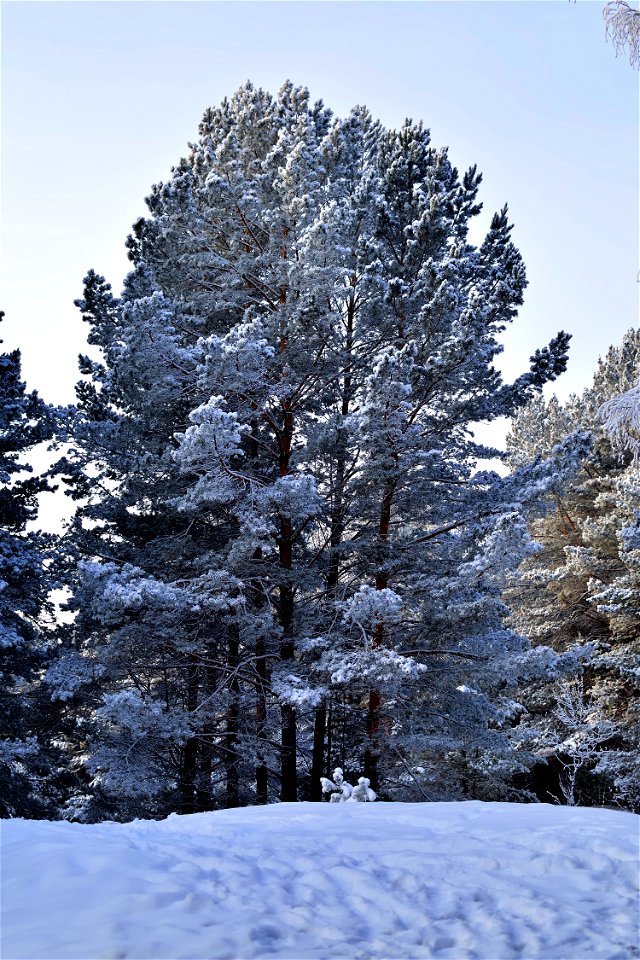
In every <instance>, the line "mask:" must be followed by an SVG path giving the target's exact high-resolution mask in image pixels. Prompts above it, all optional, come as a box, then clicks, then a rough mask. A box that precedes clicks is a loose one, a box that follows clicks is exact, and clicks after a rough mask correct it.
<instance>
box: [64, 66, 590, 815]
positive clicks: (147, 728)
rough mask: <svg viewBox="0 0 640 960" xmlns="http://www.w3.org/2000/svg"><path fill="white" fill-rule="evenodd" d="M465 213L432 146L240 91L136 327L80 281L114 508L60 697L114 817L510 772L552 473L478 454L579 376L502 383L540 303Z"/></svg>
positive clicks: (151, 247)
mask: <svg viewBox="0 0 640 960" xmlns="http://www.w3.org/2000/svg"><path fill="white" fill-rule="evenodd" d="M479 185H480V176H479V174H478V173H477V171H476V170H475V168H472V169H471V170H469V171H468V172H467V173H466V174H464V175H463V176H460V175H459V173H458V171H457V170H456V169H455V168H454V167H453V166H452V165H451V163H450V161H449V159H448V155H447V151H446V150H437V149H434V148H433V147H432V146H431V144H430V136H429V132H428V131H427V130H426V129H425V128H424V127H423V126H422V125H421V124H413V123H412V122H410V121H407V122H406V123H405V124H404V126H403V127H402V128H401V129H400V130H398V131H389V130H386V129H384V128H383V127H382V126H381V125H380V124H379V123H377V122H375V121H373V120H372V118H371V117H370V115H369V114H368V112H367V111H366V110H365V109H361V108H358V109H356V110H354V111H352V113H351V114H350V115H349V116H348V117H347V118H346V119H344V120H342V119H339V118H334V117H332V115H331V114H330V112H329V111H327V110H326V109H325V108H324V107H323V105H322V104H321V103H319V104H315V105H312V104H310V102H309V97H308V93H307V91H306V90H305V89H303V88H294V87H293V86H292V85H291V84H288V83H287V84H285V85H284V86H283V88H282V89H281V90H280V92H279V94H278V96H277V98H273V97H271V96H270V95H269V94H266V93H265V92H263V91H262V90H258V89H255V88H254V87H253V86H252V85H251V84H247V85H245V86H244V87H243V88H241V89H240V90H239V91H238V92H237V93H236V94H235V95H234V97H233V98H232V99H231V100H225V101H224V102H223V103H222V104H221V106H220V107H219V108H217V109H214V110H208V111H207V112H206V113H205V115H204V118H203V121H202V123H201V126H200V136H199V139H198V141H197V143H195V144H194V145H193V146H192V147H191V152H190V154H189V156H188V157H187V158H185V159H183V160H181V161H180V163H179V164H178V165H177V166H176V168H175V169H174V170H173V172H172V175H171V177H170V179H169V181H168V182H167V183H166V184H160V185H158V186H156V187H154V188H153V191H152V194H151V196H150V197H149V198H148V205H149V210H150V215H149V217H148V218H146V219H143V220H140V221H139V222H138V223H137V224H136V225H135V228H134V234H133V235H132V237H131V238H130V240H129V251H130V256H131V259H132V261H133V270H132V272H131V274H130V276H129V277H128V279H127V281H126V284H125V290H124V292H123V295H122V297H120V298H117V299H116V298H113V297H112V295H111V293H110V291H109V290H108V289H107V288H106V286H105V284H104V282H103V281H102V279H101V278H98V277H97V276H96V275H95V274H90V275H89V276H88V278H87V284H86V290H85V296H84V299H83V301H81V304H80V305H81V307H82V309H83V312H84V315H85V318H86V319H87V320H88V322H89V323H90V324H91V330H92V333H91V342H93V343H94V344H95V345H97V346H98V347H100V348H101V351H102V358H101V360H100V361H99V362H98V361H90V360H88V359H85V360H84V361H83V370H84V372H85V373H86V374H87V375H90V376H91V377H92V380H93V383H88V382H85V383H84V384H82V385H81V387H80V409H81V414H82V415H81V417H80V419H79V421H78V424H79V425H78V429H77V439H78V453H77V456H78V458H79V459H78V460H77V464H80V463H83V464H86V465H88V464H89V463H91V464H92V469H93V471H94V472H95V474H96V477H97V480H96V481H94V482H92V484H91V490H90V491H89V492H90V494H91V497H92V500H91V503H90V505H89V506H87V507H85V508H84V510H83V512H82V517H83V518H84V519H79V520H78V522H77V524H76V536H77V543H78V549H79V551H80V553H82V554H83V555H84V556H85V558H86V560H87V561H88V562H87V563H85V565H84V566H83V567H82V571H81V574H80V577H79V582H78V586H77V592H76V600H75V603H76V606H77V607H78V608H79V611H80V612H79V616H78V619H77V623H76V638H75V640H74V643H75V645H76V649H75V651H70V652H69V655H68V657H67V658H66V660H65V662H64V663H62V664H61V665H60V670H59V677H60V692H61V695H67V694H69V695H72V689H71V688H72V687H74V685H76V684H78V690H80V689H84V690H86V691H87V692H88V691H92V692H91V695H90V696H85V697H84V709H85V710H86V716H87V719H86V722H87V728H88V730H89V731H90V735H89V751H88V755H89V759H88V763H89V765H90V767H91V768H92V769H93V770H94V772H95V775H96V782H97V783H98V784H99V785H100V789H102V790H103V791H106V792H107V793H109V792H111V794H112V795H113V794H117V793H118V791H121V792H123V791H124V792H125V793H126V795H127V796H129V797H131V798H132V802H133V803H134V806H135V802H136V801H135V794H136V792H137V793H138V796H142V795H146V796H147V797H148V798H150V797H152V796H153V797H155V798H156V799H155V800H153V801H150V800H149V801H148V802H149V803H150V804H151V807H153V809H158V810H160V809H166V805H167V804H169V805H170V806H171V805H175V804H176V800H175V797H176V795H178V796H181V797H182V806H181V809H185V810H186V809H190V808H192V807H193V803H194V798H195V797H196V796H197V795H199V794H198V791H200V792H201V793H202V795H203V796H206V797H207V802H209V803H226V804H231V803H236V802H248V801H250V800H251V799H252V798H254V799H256V800H257V801H258V802H265V801H266V800H267V799H268V798H270V797H271V796H273V795H274V793H275V792H276V791H277V792H278V794H279V796H280V797H281V799H283V800H295V799H297V798H299V797H300V796H302V795H304V796H311V797H319V784H316V778H317V777H318V776H319V774H320V773H321V772H326V770H327V768H328V766H329V765H330V763H331V762H332V761H333V760H338V759H343V757H338V756H337V753H338V750H339V751H340V752H341V753H342V754H343V756H344V755H348V758H347V759H348V760H349V761H350V762H352V763H353V764H354V765H356V764H358V766H360V765H361V764H364V766H365V768H366V774H367V776H369V777H370V779H371V781H372V785H373V786H375V787H376V788H377V787H378V786H381V787H382V788H383V789H384V788H385V786H386V789H388V790H389V791H391V790H393V789H395V790H396V791H400V792H401V791H405V793H406V792H407V791H410V790H411V789H417V790H423V789H424V787H423V786H422V785H421V783H420V777H422V778H423V780H426V779H429V780H430V781H431V782H433V780H434V779H436V780H437V778H438V777H440V778H441V780H442V782H443V783H444V782H445V781H446V782H447V783H448V784H449V785H448V787H447V789H450V790H454V791H455V790H457V791H458V792H460V791H464V790H465V789H466V790H469V789H470V787H469V783H468V780H469V778H468V775H467V773H466V772H465V771H466V769H467V767H468V765H469V761H468V757H469V755H470V753H473V754H474V755H475V754H477V753H478V752H479V751H480V750H481V748H482V749H483V750H485V751H486V750H488V751H489V752H490V753H491V756H492V757H495V763H494V764H493V766H492V762H490V761H489V760H487V761H486V762H485V767H486V769H487V771H489V768H491V770H490V772H489V773H488V776H489V778H490V779H491V778H492V777H494V775H496V773H495V772H496V770H498V768H499V769H501V770H503V771H507V768H509V762H508V761H507V760H506V759H505V755H506V753H508V741H507V739H506V735H505V733H504V727H505V725H506V724H507V723H508V715H509V710H510V709H511V708H510V706H509V703H510V701H509V698H508V695H507V694H508V691H509V690H510V689H511V688H512V687H513V685H514V684H515V682H516V679H517V677H518V675H519V674H521V673H523V672H524V673H525V674H527V673H528V674H531V673H535V672H536V671H542V672H543V673H545V672H546V673H548V671H549V670H552V669H553V667H552V665H551V660H552V658H551V660H550V657H549V656H547V655H543V656H540V655H538V654H532V653H531V652H530V651H528V650H527V648H526V643H525V641H524V640H523V639H522V638H521V637H519V636H518V635H516V634H515V633H513V632H512V631H510V630H508V629H505V628H504V625H503V622H502V621H503V617H504V613H505V610H504V607H503V604H502V601H501V600H500V588H501V584H502V581H503V579H504V575H505V572H506V570H508V569H509V568H510V567H511V566H513V565H514V564H517V563H518V562H519V561H520V560H521V559H522V557H524V556H526V555H527V553H528V552H529V551H530V550H531V544H530V540H529V536H528V533H527V531H526V528H525V526H524V524H523V522H522V520H521V517H520V511H521V508H522V504H523V503H525V502H527V501H528V500H529V499H531V498H532V497H533V496H535V495H536V494H537V492H539V490H540V489H545V488H546V487H545V485H548V484H550V483H551V482H552V477H553V470H554V467H552V466H549V465H548V464H541V465H538V466H536V467H532V468H528V469H527V470H524V471H523V472H522V473H521V474H519V475H517V476H513V477H510V478H507V479H501V478H500V477H499V476H498V475H497V474H494V473H487V472H478V470H477V466H476V464H477V460H478V459H479V458H481V457H483V456H485V455H487V452H488V451H486V450H485V449H484V448H483V447H481V446H479V445H478V444H476V443H475V442H474V441H473V436H472V432H471V425H472V424H473V423H474V422H477V421H490V420H492V419H494V418H496V417H499V416H504V415H510V414H511V413H513V412H514V411H515V410H516V409H518V407H519V406H521V405H522V404H524V403H526V402H527V400H529V399H530V398H531V397H532V396H533V395H535V393H536V392H537V391H539V389H540V388H541V386H542V385H543V384H544V383H545V382H546V381H547V380H549V379H554V378H555V377H556V376H557V375H558V374H559V373H561V372H562V370H563V369H564V368H565V365H566V351H567V345H568V339H569V338H568V336H567V335H566V334H563V333H561V334H559V335H558V337H557V338H556V339H555V340H554V341H552V343H551V344H550V345H549V346H548V347H545V348H544V349H543V350H541V351H538V352H537V353H536V355H535V356H534V357H533V358H532V364H531V369H530V370H529V371H528V372H526V373H524V374H523V375H522V376H521V377H519V378H518V379H517V380H516V381H515V382H514V383H511V384H505V383H503V381H502V378H501V376H500V374H499V373H498V371H497V370H496V369H495V367H494V366H493V360H494V358H495V356H496V355H497V354H498V353H499V352H500V350H501V345H500V343H499V336H500V334H501V333H502V331H503V330H504V329H505V326H506V325H507V324H508V323H510V322H511V321H512V320H513V318H514V317H515V316H516V313H517V308H518V306H519V305H520V303H521V302H522V294H523V290H524V287H525V284H526V280H525V273H524V266H523V264H522V260H521V257H520V255H519V253H518V251H517V250H516V248H515V246H514V245H513V242H512V240H511V226H510V224H509V222H508V218H507V211H506V208H505V209H504V210H503V211H501V212H500V213H498V214H496V215H495V217H494V218H493V221H492V223H491V227H490V230H489V232H488V234H487V237H486V239H485V241H484V242H483V243H482V244H481V246H480V247H475V246H473V245H472V244H470V243H469V242H468V236H467V235H468V226H469V222H470V220H471V219H472V218H473V217H474V216H475V215H477V213H478V212H479V210H480V206H479V204H478V203H477V193H478V188H479ZM579 445H580V441H576V440H575V439H573V440H572V441H570V442H568V443H567V444H566V446H565V448H564V449H563V451H561V452H560V453H559V454H558V456H557V458H556V459H557V463H560V461H562V462H564V461H568V460H570V459H571V458H572V456H573V455H574V453H575V451H576V449H577V447H579ZM556 466H557V464H556ZM73 469H77V467H74V468H73ZM89 519H90V520H91V524H87V522H86V521H87V520H89ZM83 678H84V681H83ZM85 681H86V685H85ZM65 691H66V692H65ZM467 691H471V694H468V693H467ZM78 696H79V694H78ZM91 697H93V699H91ZM453 753H456V755H458V756H459V758H461V759H460V763H459V769H460V770H461V771H462V772H461V773H460V776H459V777H458V778H457V779H456V778H455V777H453V778H451V777H450V776H449V773H448V772H447V771H448V770H449V769H450V768H451V766H452V764H451V763H450V761H449V758H450V756H451V755H453ZM483 755H484V754H483ZM345 762H346V761H345ZM416 765H417V766H418V767H419V768H420V769H421V770H422V771H423V772H422V774H420V773H416V772H415V770H414V769H413V768H415V767H416ZM476 766H477V767H478V771H477V774H475V775H476V776H477V777H480V778H482V775H483V773H482V771H481V770H480V769H479V765H478V764H476ZM509 770H510V768H509ZM307 771H309V772H307ZM508 775H509V774H508V773H505V778H506V777H507V776H508ZM500 776H501V775H500ZM498 779H499V776H498ZM247 783H249V784H251V793H248V792H247V788H246V786H243V787H241V786H240V785H241V784H247ZM198 784H199V786H198ZM442 789H445V788H444V787H443V788H442ZM176 791H177V794H176ZM158 798H161V799H160V800H158ZM144 802H147V801H144ZM158 803H159V804H160V806H157V804H158ZM154 804H156V806H155V807H154V806H153V805H154ZM163 804H164V806H163ZM132 809H133V808H132Z"/></svg>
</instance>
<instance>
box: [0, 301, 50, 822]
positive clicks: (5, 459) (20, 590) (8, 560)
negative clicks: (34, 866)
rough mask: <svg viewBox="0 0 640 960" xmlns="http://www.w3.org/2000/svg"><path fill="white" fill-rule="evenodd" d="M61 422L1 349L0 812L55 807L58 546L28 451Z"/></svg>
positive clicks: (37, 812)
mask: <svg viewBox="0 0 640 960" xmlns="http://www.w3.org/2000/svg"><path fill="white" fill-rule="evenodd" d="M3 317H4V314H3V313H0V320H2V318H3ZM0 342H1V341H0ZM54 425H55V411H54V410H53V409H52V408H51V407H49V406H48V405H47V404H46V403H44V402H43V400H41V399H40V397H39V396H38V395H37V393H35V392H32V393H27V390H26V387H25V384H24V382H23V380H22V378H21V362H20V352H19V351H18V350H14V351H12V352H11V353H2V354H0V681H1V683H0V729H1V730H2V734H1V738H0V817H8V816H31V817H34V816H43V815H47V814H49V815H51V813H52V812H53V802H54V794H55V788H54V786H53V779H54V777H53V776H52V774H51V771H50V770H48V769H47V766H48V764H49V763H52V762H54V761H53V757H54V754H55V750H54V749H53V748H52V747H51V743H50V739H51V729H50V726H51V725H50V718H49V717H48V716H47V714H48V704H47V702H46V696H44V695H43V692H42V688H41V685H40V678H41V674H42V672H43V669H44V667H45V665H46V660H47V654H48V648H49V644H48V641H47V634H46V632H43V627H44V626H47V627H49V628H51V625H52V624H51V605H50V603H49V592H50V590H51V586H52V584H51V578H50V575H49V572H48V570H47V563H46V561H47V558H48V559H49V560H50V559H51V546H52V544H51V540H50V538H49V537H47V536H46V535H45V534H43V533H40V532H38V531H36V530H33V529H28V527H29V525H30V524H32V523H33V522H34V521H35V520H36V519H37V515H38V500H37V498H38V494H39V493H42V492H43V491H46V490H49V489H51V488H50V484H49V482H48V480H47V479H46V478H45V477H39V476H34V475H33V471H32V468H31V467H30V466H29V465H28V463H27V461H26V459H25V456H26V455H27V454H29V453H30V452H31V451H32V450H33V448H34V447H36V446H37V445H38V444H41V443H43V442H45V441H47V440H50V439H51V438H52V436H53V432H54ZM57 759H58V760H59V757H58V758H57Z"/></svg>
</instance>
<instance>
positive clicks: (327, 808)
mask: <svg viewBox="0 0 640 960" xmlns="http://www.w3.org/2000/svg"><path fill="white" fill-rule="evenodd" d="M639 824H640V819H639V818H638V817H636V816H635V815H633V814H630V813H623V812H618V811H612V810H603V809H584V808H570V807H554V806H548V805H545V804H526V805H525V804H523V805H516V804H508V803H481V802H479V801H470V802H465V803H422V804H406V803H394V804H390V803H380V802H378V803H368V804H360V803H353V804H351V803H345V804H305V803H298V804H292V803H287V804H277V805H273V806H268V807H252V808H244V809H236V810H225V811H219V812H215V813H202V814H195V815H192V816H176V815H172V816H170V817H169V818H168V819H166V820H163V821H160V822H155V821H134V822H133V823H128V824H116V823H101V824H93V825H86V824H72V823H65V822H56V823H49V822H43V821H25V820H5V821H3V822H2V826H1V835H2V910H3V918H2V956H3V957H4V958H5V960H17V958H28V960H34V958H38V960H48V958H54V957H56V958H64V960H74V958H82V960H88V958H137V960H143V958H156V960H161V958H162V960H169V958H171V960H178V958H185V960H186V958H190V960H196V958H207V960H217V958H229V960H238V958H242V960H251V958H257V957H280V958H289V960H305V958H314V957H315V958H326V957H330V956H335V957H348V958H354V960H355V958H367V960H370V958H378V957H379V958H382V957H385V958H403V960H409V958H418V957H442V958H455V960H464V958H469V960H471V958H483V960H502V958H536V957H541V958H542V957H544V958H549V960H560V958H562V960H571V958H580V960H584V958H586V957H588V958H590V960H595V958H608V960H614V958H620V960H622V958H624V960H628V958H631V957H637V956H638V955H639V954H640V951H639V949H638V921H639V913H638V900H637V890H638V874H639V869H638V867H639V864H638V852H639V851H638V847H639V843H638V841H639Z"/></svg>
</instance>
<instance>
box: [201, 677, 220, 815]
mask: <svg viewBox="0 0 640 960" xmlns="http://www.w3.org/2000/svg"><path fill="white" fill-rule="evenodd" d="M216 682H217V671H216V669H215V668H214V667H211V666H205V667H204V684H203V686H204V690H203V693H204V698H205V700H206V701H207V713H209V714H210V712H211V709H212V705H211V701H210V699H209V698H210V697H212V695H213V693H214V691H215V689H216ZM214 737H215V727H214V724H213V723H212V722H211V720H210V719H209V720H207V722H206V723H205V724H204V726H203V728H202V735H201V737H200V746H199V749H198V777H197V783H196V806H197V809H198V810H201V811H204V810H212V809H213V799H212V796H211V774H212V772H213V742H214Z"/></svg>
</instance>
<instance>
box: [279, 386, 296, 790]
mask: <svg viewBox="0 0 640 960" xmlns="http://www.w3.org/2000/svg"><path fill="white" fill-rule="evenodd" d="M283 410H284V425H283V429H282V432H281V434H280V438H279V446H280V462H279V466H280V476H281V477H286V476H288V474H289V459H290V457H291V441H292V437H293V413H292V411H291V405H290V403H289V402H288V401H286V400H285V401H284V402H283ZM292 533H293V531H292V525H291V518H290V517H286V516H282V515H281V517H280V537H279V543H278V551H279V559H280V567H281V574H280V575H281V581H280V587H279V594H280V609H279V614H280V626H281V627H282V640H281V642H280V659H281V660H282V661H287V660H293V658H294V655H295V644H294V639H293V633H292V629H293V587H292V586H291V583H290V582H289V571H290V570H291V567H292V546H293V544H292ZM280 714H281V720H282V739H281V745H282V750H281V761H280V799H281V800H282V801H283V802H287V801H295V800H297V799H298V782H297V769H296V768H297V754H296V739H297V724H296V712H295V709H294V708H293V707H292V706H291V704H289V703H283V704H282V707H281V708H280Z"/></svg>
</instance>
